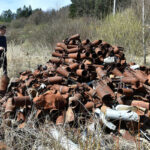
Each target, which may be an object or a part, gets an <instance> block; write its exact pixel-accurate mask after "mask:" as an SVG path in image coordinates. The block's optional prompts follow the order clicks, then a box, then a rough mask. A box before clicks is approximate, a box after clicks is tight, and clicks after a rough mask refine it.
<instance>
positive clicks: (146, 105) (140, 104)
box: [131, 100, 150, 110]
mask: <svg viewBox="0 0 150 150" xmlns="http://www.w3.org/2000/svg"><path fill="white" fill-rule="evenodd" d="M131 105H132V106H138V107H143V108H146V109H148V110H150V103H147V102H143V101H136V100H133V101H132V103H131Z"/></svg>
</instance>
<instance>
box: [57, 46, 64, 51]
mask: <svg viewBox="0 0 150 150" xmlns="http://www.w3.org/2000/svg"><path fill="white" fill-rule="evenodd" d="M55 51H64V49H63V48H62V47H55Z"/></svg>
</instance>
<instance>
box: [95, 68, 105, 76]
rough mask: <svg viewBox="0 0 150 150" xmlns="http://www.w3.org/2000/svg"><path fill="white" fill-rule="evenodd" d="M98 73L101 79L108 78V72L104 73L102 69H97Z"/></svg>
mask: <svg viewBox="0 0 150 150" xmlns="http://www.w3.org/2000/svg"><path fill="white" fill-rule="evenodd" d="M96 73H97V75H98V76H99V77H100V78H103V77H104V76H106V71H104V70H103V69H102V68H101V67H97V68H96Z"/></svg>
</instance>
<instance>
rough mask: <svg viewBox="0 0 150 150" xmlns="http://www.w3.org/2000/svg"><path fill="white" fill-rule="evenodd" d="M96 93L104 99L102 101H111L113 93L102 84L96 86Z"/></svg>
mask: <svg viewBox="0 0 150 150" xmlns="http://www.w3.org/2000/svg"><path fill="white" fill-rule="evenodd" d="M96 93H97V95H98V96H99V98H101V99H102V101H104V102H105V101H109V100H110V99H111V94H110V93H109V92H108V91H106V90H105V89H104V88H103V87H102V85H98V86H97V87H96Z"/></svg>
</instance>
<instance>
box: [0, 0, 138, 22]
mask: <svg viewBox="0 0 150 150" xmlns="http://www.w3.org/2000/svg"><path fill="white" fill-rule="evenodd" d="M71 2H72V4H71V5H70V6H69V17H71V18H74V17H81V16H90V17H91V16H94V17H98V18H103V17H105V16H107V15H108V14H110V13H111V12H112V11H113V2H114V0H71ZM135 2H137V1H136V0H117V3H116V10H124V9H125V8H127V7H129V6H131V5H132V4H134V3H135ZM41 11H42V10H41V9H35V10H33V9H32V7H31V6H30V5H29V6H23V8H18V9H17V10H16V12H15V13H13V12H12V11H11V10H10V9H9V10H5V11H3V12H2V13H1V15H0V21H3V22H11V21H12V20H16V19H19V18H27V17H29V16H31V15H32V14H34V13H37V12H41ZM42 12H43V13H47V12H48V11H47V12H44V11H42ZM49 12H50V13H51V12H52V11H49Z"/></svg>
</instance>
